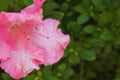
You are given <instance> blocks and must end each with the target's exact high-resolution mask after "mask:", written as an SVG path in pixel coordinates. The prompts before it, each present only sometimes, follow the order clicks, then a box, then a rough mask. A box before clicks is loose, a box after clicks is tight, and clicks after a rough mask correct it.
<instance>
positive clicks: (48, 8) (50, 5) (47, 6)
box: [43, 2, 57, 15]
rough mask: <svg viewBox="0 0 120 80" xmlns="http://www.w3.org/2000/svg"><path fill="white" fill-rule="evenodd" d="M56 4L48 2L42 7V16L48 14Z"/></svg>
mask: <svg viewBox="0 0 120 80" xmlns="http://www.w3.org/2000/svg"><path fill="white" fill-rule="evenodd" d="M56 6H57V4H56V3H54V2H49V3H46V4H44V5H43V13H44V15H48V14H50V13H51V12H52V11H53V10H54V9H55V8H56Z"/></svg>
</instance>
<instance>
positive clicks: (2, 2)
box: [0, 0, 8, 11]
mask: <svg viewBox="0 0 120 80" xmlns="http://www.w3.org/2000/svg"><path fill="white" fill-rule="evenodd" d="M7 10H8V0H0V11H7Z"/></svg>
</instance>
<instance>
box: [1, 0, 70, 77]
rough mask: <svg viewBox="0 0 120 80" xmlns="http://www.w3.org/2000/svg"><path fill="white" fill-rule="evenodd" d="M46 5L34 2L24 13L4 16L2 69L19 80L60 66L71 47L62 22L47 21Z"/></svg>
mask: <svg viewBox="0 0 120 80" xmlns="http://www.w3.org/2000/svg"><path fill="white" fill-rule="evenodd" d="M43 3H44V0H33V4H32V5H30V6H28V7H26V8H25V9H22V10H21V11H20V12H0V30H1V31H0V44H1V45H0V62H1V63H0V67H1V68H2V69H3V70H5V72H7V73H8V74H9V75H10V76H11V77H13V78H15V79H20V78H22V77H25V76H27V75H28V74H29V73H30V72H32V71H33V70H34V69H36V70H38V69H39V68H40V67H39V66H40V65H52V64H54V63H56V62H58V61H59V60H60V59H61V57H62V56H63V53H64V50H65V48H66V47H67V45H68V44H69V41H70V37H69V35H64V34H63V33H62V31H61V29H59V28H58V25H59V24H60V22H59V21H58V20H55V19H52V18H48V19H45V20H43V15H42V8H41V7H42V5H43Z"/></svg>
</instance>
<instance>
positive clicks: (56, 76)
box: [0, 0, 120, 80]
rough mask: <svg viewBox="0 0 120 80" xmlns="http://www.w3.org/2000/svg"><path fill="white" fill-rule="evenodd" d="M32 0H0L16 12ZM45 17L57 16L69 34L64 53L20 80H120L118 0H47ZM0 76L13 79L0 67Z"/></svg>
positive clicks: (1, 5)
mask: <svg viewBox="0 0 120 80" xmlns="http://www.w3.org/2000/svg"><path fill="white" fill-rule="evenodd" d="M31 3H32V0H0V11H9V12H13V11H14V12H18V11H20V10H21V9H23V8H24V7H26V6H28V5H30V4H31ZM43 10H44V19H45V18H49V17H52V18H54V19H57V20H60V21H61V24H60V26H59V27H60V28H61V29H62V31H63V32H64V33H65V34H69V35H70V36H71V42H70V45H69V46H68V47H67V49H66V50H65V53H64V57H63V58H62V59H61V60H60V61H59V62H58V63H56V64H54V65H51V66H41V69H40V70H37V71H36V70H34V71H33V72H32V73H30V74H29V75H28V76H27V77H25V78H23V79H21V80H120V0H46V2H45V3H44V5H43ZM0 80H14V79H12V78H11V77H10V76H9V75H8V74H6V73H5V72H4V71H3V70H1V69H0Z"/></svg>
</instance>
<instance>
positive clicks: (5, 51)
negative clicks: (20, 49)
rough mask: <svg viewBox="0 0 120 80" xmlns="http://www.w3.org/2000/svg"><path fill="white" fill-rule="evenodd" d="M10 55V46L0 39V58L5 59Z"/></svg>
mask: <svg viewBox="0 0 120 80" xmlns="http://www.w3.org/2000/svg"><path fill="white" fill-rule="evenodd" d="M10 57H11V50H10V47H9V46H8V45H7V44H6V43H5V42H3V41H1V40H0V60H6V59H8V58H10Z"/></svg>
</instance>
